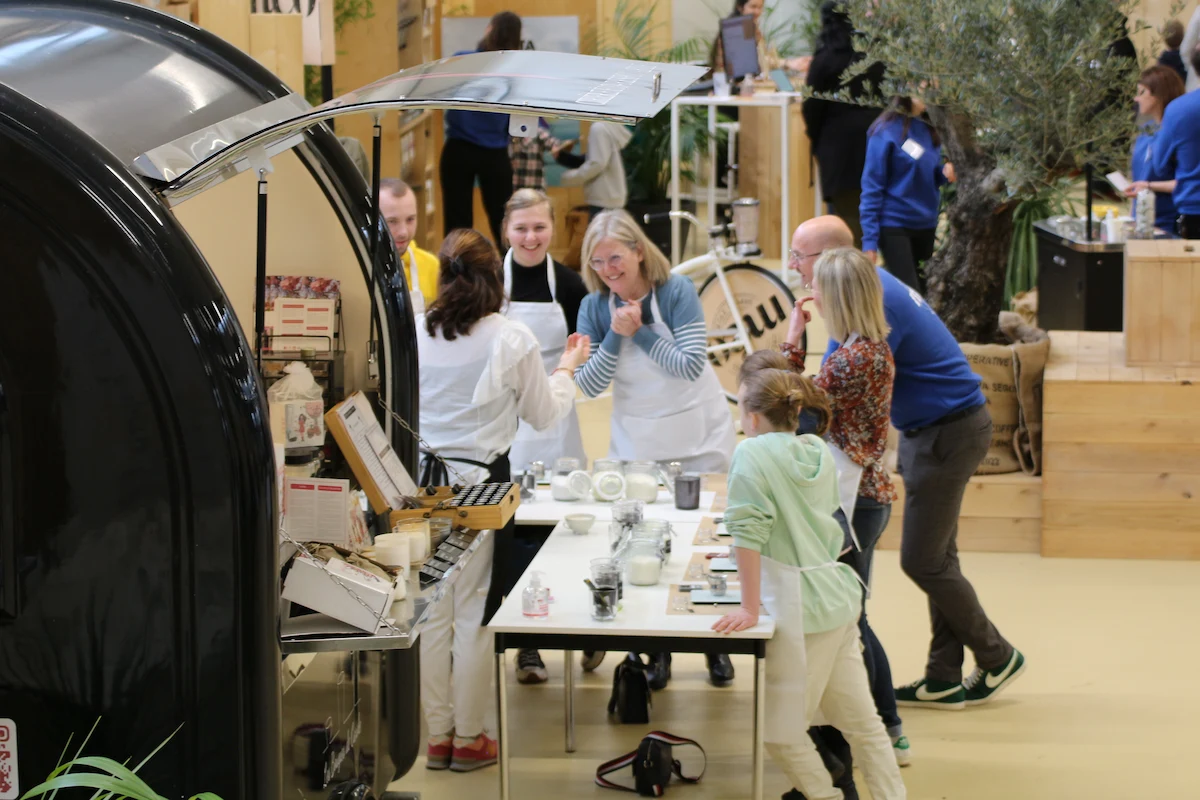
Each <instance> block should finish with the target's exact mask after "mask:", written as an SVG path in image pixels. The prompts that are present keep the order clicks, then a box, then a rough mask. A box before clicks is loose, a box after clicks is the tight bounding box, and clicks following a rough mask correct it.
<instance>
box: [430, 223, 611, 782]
mask: <svg viewBox="0 0 1200 800" xmlns="http://www.w3.org/2000/svg"><path fill="white" fill-rule="evenodd" d="M438 258H439V260H440V275H439V278H438V296H437V300H435V301H434V302H433V303H432V304H430V306H429V309H428V311H427V312H426V313H425V314H424V315H423V316H422V317H420V318H418V326H417V328H418V330H417V349H418V356H419V362H420V374H421V406H420V407H421V417H420V418H421V427H420V431H421V436H422V438H424V439H425V441H426V442H427V443H428V445H429V447H430V449H431V451H432V452H426V453H424V454H423V456H422V462H421V483H422V485H430V484H433V485H445V484H446V483H448V482H451V483H463V484H473V483H479V482H483V481H507V480H509V478H510V474H509V471H510V470H509V461H508V451H509V448H510V447H512V443H513V440H514V439H515V438H516V435H517V420H518V419H521V420H524V421H525V422H527V423H529V424H530V425H531V426H533V427H534V428H535V429H537V430H545V429H546V428H549V427H551V426H552V425H554V424H555V423H557V422H559V421H560V420H562V419H563V418H564V417H566V416H567V414H568V413H570V411H571V409H572V408H573V407H574V403H575V381H574V372H575V370H576V369H578V368H579V367H580V366H581V365H582V364H583V362H584V361H586V360H587V357H588V352H589V348H590V343H589V340H588V337H586V336H579V335H572V336H570V337H568V339H567V345H566V349H565V350H564V352H563V355H562V358H561V359H560V360H559V362H558V364H559V366H558V368H557V369H555V370H554V371H553V372H552V373H551V374H550V375H547V374H546V368H545V366H544V365H543V363H542V356H541V351H540V349H539V347H538V340H537V339H536V338H535V337H534V335H533V333H532V331H530V330H529V328H528V327H527V326H526V325H524V324H523V323H521V322H517V321H515V320H511V319H508V318H506V317H505V316H503V315H502V314H501V313H500V310H501V307H502V306H503V304H504V286H503V283H502V282H501V281H502V279H501V275H502V273H501V265H500V256H499V254H498V253H497V252H496V248H495V247H494V246H493V245H492V243H491V242H490V241H488V240H487V239H486V238H484V237H483V235H482V234H480V233H479V232H478V231H473V230H456V231H451V232H450V234H449V235H448V236H447V237H446V240H445V242H444V243H443V244H442V249H441V252H440V253H439V255H438ZM434 454H436V455H434ZM442 460H444V461H445V462H449V468H450V469H453V470H454V472H455V473H457V474H454V473H451V474H450V475H449V476H448V477H449V478H450V481H447V476H446V475H445V472H446V471H447V469H446V465H444V464H443V461H442ZM511 539H512V525H511V524H510V525H509V526H508V527H506V528H505V529H503V530H500V531H496V532H495V534H494V536H493V537H489V539H488V541H486V542H484V543H483V545H482V546H481V547H480V549H479V550H478V551H477V552H476V553H475V555H474V557H473V558H472V560H471V561H470V562H469V563H468V564H467V567H466V569H465V570H464V571H463V573H462V574H461V575H459V578H458V580H457V582H456V583H455V585H454V588H453V590H452V591H451V592H450V593H449V594H448V595H447V596H446V597H445V598H444V599H443V600H442V601H441V602H439V603H437V604H436V605H435V606H434V609H433V612H432V615H431V617H430V619H429V622H428V623H427V625H426V627H425V629H424V630H423V631H422V633H421V705H422V707H423V709H424V712H425V722H426V724H427V725H428V727H429V732H430V739H429V747H428V763H427V766H428V767H429V768H430V769H447V768H449V769H452V770H454V771H457V772H466V771H469V770H473V769H478V768H480V767H485V766H487V765H489V764H494V763H495V762H496V754H497V748H496V742H495V741H494V740H493V739H492V738H490V737H489V736H487V734H486V733H484V731H483V722H484V715H485V713H486V711H487V702H488V698H489V696H490V693H489V686H490V673H489V669H488V668H489V665H490V663H491V661H490V658H489V656H490V654H491V640H490V638H489V637H488V636H487V632H486V630H485V629H484V627H483V626H484V625H485V624H486V621H487V620H488V619H490V617H491V615H492V614H493V613H495V610H496V608H498V607H499V601H500V597H499V591H498V590H499V589H500V588H501V587H503V586H504V585H505V583H504V580H503V570H504V567H505V566H506V565H507V564H508V561H509V549H510V548H509V545H510V543H511ZM493 589H494V590H496V591H493ZM452 664H453V680H452V679H451V665H452Z"/></svg>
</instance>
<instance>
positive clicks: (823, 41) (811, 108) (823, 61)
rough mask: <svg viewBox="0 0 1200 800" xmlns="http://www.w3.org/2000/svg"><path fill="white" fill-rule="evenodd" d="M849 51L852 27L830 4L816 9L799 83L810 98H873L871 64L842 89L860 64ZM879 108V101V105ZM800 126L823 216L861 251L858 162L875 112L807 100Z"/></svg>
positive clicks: (875, 81)
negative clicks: (813, 40)
mask: <svg viewBox="0 0 1200 800" xmlns="http://www.w3.org/2000/svg"><path fill="white" fill-rule="evenodd" d="M862 57H863V55H862V53H859V52H856V51H855V49H854V27H853V26H852V25H851V23H850V18H849V17H848V16H847V15H846V14H845V12H844V11H842V10H841V8H840V7H839V3H838V2H837V1H836V0H826V2H825V3H824V4H822V5H821V32H820V34H819V35H818V36H817V47H816V52H814V53H813V57H812V63H811V64H810V65H809V68H808V75H807V77H806V78H805V82H806V83H807V84H808V85H809V86H810V87H812V89H813V91H814V92H821V93H825V94H832V93H833V92H837V91H842V92H844V93H845V94H848V95H849V96H850V97H852V98H854V99H857V100H865V99H868V98H875V97H878V96H879V83H880V81H882V80H883V65H882V64H879V63H876V64H873V65H871V67H870V68H869V69H868V70H867V71H866V72H864V73H863V74H862V75H859V76H857V77H856V78H854V79H853V80H851V81H850V82H849V83H848V84H845V85H843V83H842V74H843V73H844V72H845V71H846V69H847V68H849V67H850V65H851V64H854V63H855V62H857V61H859V60H861V59H862ZM879 105H880V106H882V105H883V99H882V98H880V99H879ZM802 110H803V113H804V124H805V127H807V128H808V138H809V139H810V140H811V141H812V151H813V155H814V156H816V159H817V166H818V167H819V168H820V174H821V194H822V195H823V196H824V198H825V203H826V205H827V206H828V208H829V213H831V214H835V215H837V216H839V217H841V218H842V219H843V220H845V222H846V224H847V225H849V226H850V230H852V231H853V232H854V244H855V246H861V245H862V227H861V225H860V224H859V221H858V201H859V195H860V194H861V191H862V190H861V181H862V171H863V161H864V159H865V158H866V153H867V130H868V129H869V128H870V127H871V123H873V122H874V121H875V118H876V117H878V116H879V108H874V107H870V106H862V105H855V104H853V103H841V102H836V101H832V100H823V99H820V98H816V97H811V98H809V99H807V100H805V101H804V106H803V109H802Z"/></svg>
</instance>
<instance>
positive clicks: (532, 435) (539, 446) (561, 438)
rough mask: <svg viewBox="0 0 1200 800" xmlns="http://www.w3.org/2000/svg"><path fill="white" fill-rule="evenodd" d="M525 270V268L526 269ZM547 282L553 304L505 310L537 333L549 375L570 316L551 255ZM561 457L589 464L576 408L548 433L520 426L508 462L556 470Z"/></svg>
mask: <svg viewBox="0 0 1200 800" xmlns="http://www.w3.org/2000/svg"><path fill="white" fill-rule="evenodd" d="M522 269H524V268H522ZM546 281H547V283H549V284H550V297H552V298H554V299H553V300H551V301H550V302H549V303H528V302H515V303H514V302H512V301H509V302H508V303H507V304H506V305H505V307H504V310H503V312H502V313H503V314H504V316H506V317H508V318H509V319H512V320H516V321H517V322H523V323H525V324H526V325H528V326H529V329H530V330H531V331H533V335H534V337H535V338H536V339H537V341H538V348H539V349H540V350H541V353H542V363H543V364H545V365H546V372H547V373H549V372H552V371H553V370H554V369H555V368H557V367H558V361H559V359H561V358H562V354H563V351H565V350H566V348H567V333H568V331H569V328H568V327H567V315H566V314H565V313H563V307H562V304H560V303H559V302H558V299H557V298H558V285H557V282H556V281H555V279H554V262H553V261H552V260H551V258H550V256H549V254H547V255H546ZM511 293H512V250H511V249H509V251H508V253H506V254H505V256H504V295H505V297H507V296H508V295H510V294H511ZM560 457H570V458H578V459H580V460H581V461H582V462H583V463H584V464H587V454H586V453H584V450H583V435H582V434H581V433H580V431H579V415H578V414H577V413H576V412H575V408H574V406H572V407H571V413H570V414H568V415H567V416H566V418H565V419H564V420H562V421H561V422H559V423H557V424H555V425H552V426H550V427H549V428H548V429H546V430H544V431H537V430H535V429H534V427H533V426H532V425H530V424H529V423H527V422H526V421H525V420H521V421H520V422H519V423H517V438H516V439H515V440H514V441H513V446H512V450H511V451H510V452H509V455H508V459H509V461H510V462H511V463H512V466H513V469H515V470H523V469H525V468H526V467H528V466H529V465H530V464H531V463H533V462H534V461H541V462H542V463H543V464H545V465H546V467H547V468H553V467H554V460H555V459H556V458H560Z"/></svg>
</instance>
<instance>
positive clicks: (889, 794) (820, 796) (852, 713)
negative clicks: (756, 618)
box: [766, 620, 907, 800]
mask: <svg viewBox="0 0 1200 800" xmlns="http://www.w3.org/2000/svg"><path fill="white" fill-rule="evenodd" d="M804 647H805V650H806V651H807V655H808V684H807V687H806V690H805V697H806V701H805V702H806V704H807V706H808V708H807V709H806V712H807V714H806V718H807V719H808V720H810V721H811V720H812V719H813V717H814V716H815V715H816V713H817V711H818V710H819V711H820V712H821V715H822V716H823V717H824V718H825V719H826V720H828V722H829V724H830V725H833V726H834V727H835V728H837V729H838V730H839V731H841V732H842V735H843V736H845V737H846V741H847V742H849V743H850V750H851V752H852V753H853V754H854V758H855V760H856V761H857V762H858V764H859V766H860V768H861V769H862V771H863V774H864V775H865V776H866V778H867V786H868V787H870V789H871V797H872V798H874V800H903V798H905V797H907V795H906V793H905V789H904V781H903V779H902V778H901V777H900V768H899V767H898V766H897V765H896V755H895V753H893V752H892V740H891V739H890V738H889V737H888V734H887V729H886V728H884V727H883V720H881V719H880V718H879V712H877V711H876V710H875V700H874V699H873V698H872V697H871V687H870V684H869V683H868V681H867V668H866V665H865V664H864V663H863V657H862V646H861V645H860V643H859V635H858V621H857V620H855V621H854V622H851V623H849V624H847V625H844V626H843V627H841V628H835V629H834V630H831V631H825V632H824V633H809V634H805V636H804ZM769 700H770V698H768V702H769ZM766 747H767V752H768V753H770V754H771V758H773V759H775V762H776V763H777V764H779V766H780V768H781V769H782V770H783V771H784V773H785V774H786V775H787V776H788V780H790V781H791V782H792V785H793V786H795V787H796V788H797V789H799V790H800V791H801V792H803V794H804V796H805V797H807V798H809V800H842V797H843V795H842V790H841V789H835V788H834V787H833V781H832V780H831V779H830V777H829V771H828V770H827V769H825V764H824V763H823V762H822V761H821V756H820V755H819V754H818V753H817V748H816V747H815V746H814V745H813V743H812V739H810V738H809V737H808V736H804V737H802V740H801V741H799V742H796V743H795V744H790V745H780V744H770V743H768V744H767V746H766Z"/></svg>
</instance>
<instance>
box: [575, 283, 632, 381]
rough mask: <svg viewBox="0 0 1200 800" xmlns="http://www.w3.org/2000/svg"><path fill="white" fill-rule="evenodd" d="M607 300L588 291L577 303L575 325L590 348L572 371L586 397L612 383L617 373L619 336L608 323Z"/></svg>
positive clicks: (619, 349) (597, 293) (619, 350)
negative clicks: (585, 358) (580, 363)
mask: <svg viewBox="0 0 1200 800" xmlns="http://www.w3.org/2000/svg"><path fill="white" fill-rule="evenodd" d="M609 323H610V320H609V316H608V303H607V301H606V299H605V297H604V295H602V294H601V293H600V292H592V293H591V294H589V295H588V296H587V297H585V298H583V302H582V303H580V305H579V321H578V322H577V323H576V326H575V329H576V331H577V332H578V333H582V334H584V335H586V336H588V337H590V338H591V340H592V352H591V355H590V356H589V357H588V360H587V361H586V362H585V363H584V365H583V366H582V367H580V368H579V369H577V370H576V371H575V385H576V386H578V387H579V389H580V391H582V392H583V393H584V395H585V396H587V397H596V396H597V395H599V394H601V393H602V392H603V391H604V390H605V389H607V388H608V387H609V385H611V384H612V380H613V376H614V375H616V373H617V355H618V354H619V353H620V352H621V337H620V335H618V334H617V333H616V332H614V331H613V330H612V327H611V325H610V324H609Z"/></svg>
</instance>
